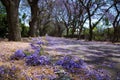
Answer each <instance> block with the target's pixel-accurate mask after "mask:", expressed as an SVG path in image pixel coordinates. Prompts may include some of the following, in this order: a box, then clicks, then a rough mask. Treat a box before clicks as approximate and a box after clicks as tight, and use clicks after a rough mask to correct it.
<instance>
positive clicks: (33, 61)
mask: <svg viewBox="0 0 120 80" xmlns="http://www.w3.org/2000/svg"><path fill="white" fill-rule="evenodd" d="M26 64H27V65H30V66H37V65H48V64H50V59H49V58H48V57H47V56H43V55H41V56H39V55H37V54H32V55H30V56H27V57H26Z"/></svg>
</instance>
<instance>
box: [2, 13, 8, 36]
mask: <svg viewBox="0 0 120 80" xmlns="http://www.w3.org/2000/svg"><path fill="white" fill-rule="evenodd" d="M7 35H8V23H7V16H6V14H0V37H2V38H6V37H7Z"/></svg>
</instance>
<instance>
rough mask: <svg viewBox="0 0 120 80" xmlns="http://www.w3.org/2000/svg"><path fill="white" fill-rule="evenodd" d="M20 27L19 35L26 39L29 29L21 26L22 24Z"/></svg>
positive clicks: (23, 25)
mask: <svg viewBox="0 0 120 80" xmlns="http://www.w3.org/2000/svg"><path fill="white" fill-rule="evenodd" d="M20 27H21V35H22V37H27V36H28V31H29V27H27V26H25V24H23V23H21V24H20Z"/></svg>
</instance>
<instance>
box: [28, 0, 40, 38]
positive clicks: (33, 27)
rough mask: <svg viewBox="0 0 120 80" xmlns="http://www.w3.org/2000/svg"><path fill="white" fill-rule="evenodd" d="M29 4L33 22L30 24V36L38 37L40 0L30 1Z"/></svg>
mask: <svg viewBox="0 0 120 80" xmlns="http://www.w3.org/2000/svg"><path fill="white" fill-rule="evenodd" d="M28 3H29V5H30V7H31V21H30V22H29V25H30V28H29V36H31V37H36V36H37V27H38V16H39V7H38V0H28Z"/></svg>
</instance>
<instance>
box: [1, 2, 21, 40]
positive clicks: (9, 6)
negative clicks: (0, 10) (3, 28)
mask: <svg viewBox="0 0 120 80" xmlns="http://www.w3.org/2000/svg"><path fill="white" fill-rule="evenodd" d="M1 1H2V3H3V5H4V6H5V8H6V12H7V20H8V31H9V36H8V39H9V40H10V41H20V40H21V31H20V26H19V17H18V7H19V2H20V0H15V1H11V0H1Z"/></svg>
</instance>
